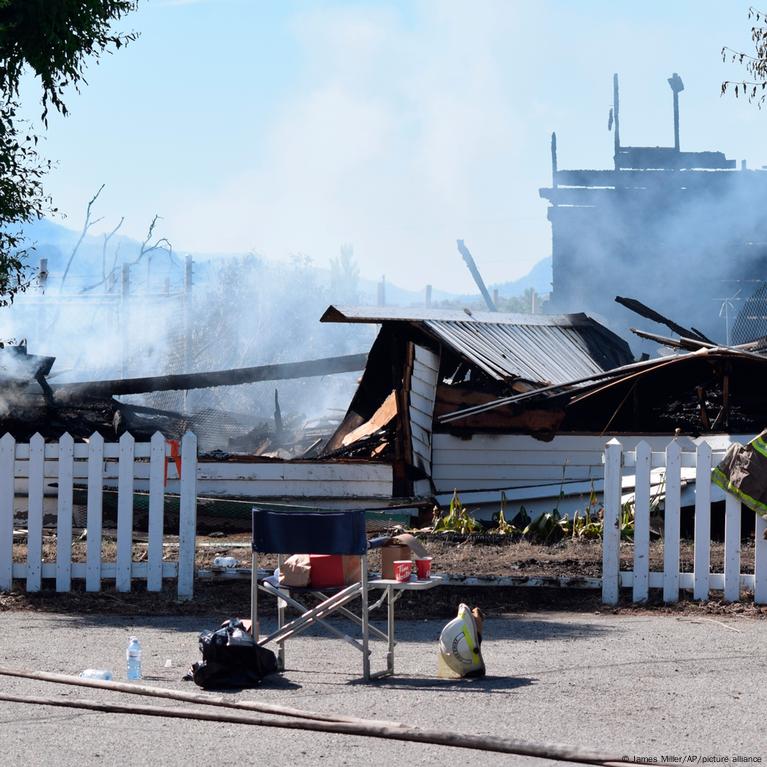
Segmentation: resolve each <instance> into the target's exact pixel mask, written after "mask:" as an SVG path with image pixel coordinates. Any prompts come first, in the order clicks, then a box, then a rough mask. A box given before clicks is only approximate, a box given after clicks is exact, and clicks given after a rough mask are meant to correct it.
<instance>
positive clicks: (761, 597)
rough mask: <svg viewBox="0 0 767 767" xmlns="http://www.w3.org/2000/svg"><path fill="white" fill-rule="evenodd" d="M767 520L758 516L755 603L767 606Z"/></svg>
mask: <svg viewBox="0 0 767 767" xmlns="http://www.w3.org/2000/svg"><path fill="white" fill-rule="evenodd" d="M765 535H767V519H765V518H764V517H763V516H762V515H761V514H757V515H756V529H755V532H754V602H756V603H757V604H758V605H763V604H767V538H765V537H764V536H765Z"/></svg>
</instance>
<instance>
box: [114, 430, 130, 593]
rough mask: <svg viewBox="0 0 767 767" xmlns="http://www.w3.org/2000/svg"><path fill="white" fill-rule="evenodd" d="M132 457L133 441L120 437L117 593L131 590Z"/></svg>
mask: <svg viewBox="0 0 767 767" xmlns="http://www.w3.org/2000/svg"><path fill="white" fill-rule="evenodd" d="M133 455H134V440H133V437H132V436H131V435H130V434H128V433H127V432H126V433H125V434H123V435H122V437H120V474H119V478H118V483H117V579H116V581H115V588H116V589H117V591H130V590H131V567H130V566H131V560H132V559H133Z"/></svg>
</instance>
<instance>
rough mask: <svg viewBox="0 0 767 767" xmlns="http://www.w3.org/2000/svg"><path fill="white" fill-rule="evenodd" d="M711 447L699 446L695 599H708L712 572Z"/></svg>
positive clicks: (697, 461) (696, 498)
mask: <svg viewBox="0 0 767 767" xmlns="http://www.w3.org/2000/svg"><path fill="white" fill-rule="evenodd" d="M711 463H712V462H711V448H710V447H709V446H708V445H707V444H706V443H705V442H704V443H702V444H701V445H699V446H698V450H697V460H696V477H695V551H694V559H695V584H694V587H693V598H694V599H708V593H709V588H710V585H709V582H710V578H709V575H710V573H711Z"/></svg>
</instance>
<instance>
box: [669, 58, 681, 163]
mask: <svg viewBox="0 0 767 767" xmlns="http://www.w3.org/2000/svg"><path fill="white" fill-rule="evenodd" d="M668 84H669V85H670V86H671V90H672V91H673V92H674V149H676V151H677V152H678V151H679V94H680V93H681V92H682V91H683V90H684V83H683V82H682V78H681V77H680V76H679V75H678V74H677V73H676V72H674V74H673V75H671V77H669V78H668Z"/></svg>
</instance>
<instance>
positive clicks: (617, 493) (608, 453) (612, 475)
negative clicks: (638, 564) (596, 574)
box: [602, 439, 622, 605]
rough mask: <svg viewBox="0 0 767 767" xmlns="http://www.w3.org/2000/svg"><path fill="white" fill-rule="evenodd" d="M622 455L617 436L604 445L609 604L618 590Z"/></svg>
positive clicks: (615, 599)
mask: <svg viewBox="0 0 767 767" xmlns="http://www.w3.org/2000/svg"><path fill="white" fill-rule="evenodd" d="M621 454H622V448H621V444H620V442H618V440H617V439H611V440H610V441H609V442H608V443H607V447H606V448H605V489H604V503H605V513H604V529H603V533H602V540H603V546H602V601H603V602H604V603H605V604H608V605H614V604H617V603H618V595H619V591H620V544H621V540H620V529H619V527H618V523H619V515H620V506H621Z"/></svg>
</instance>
